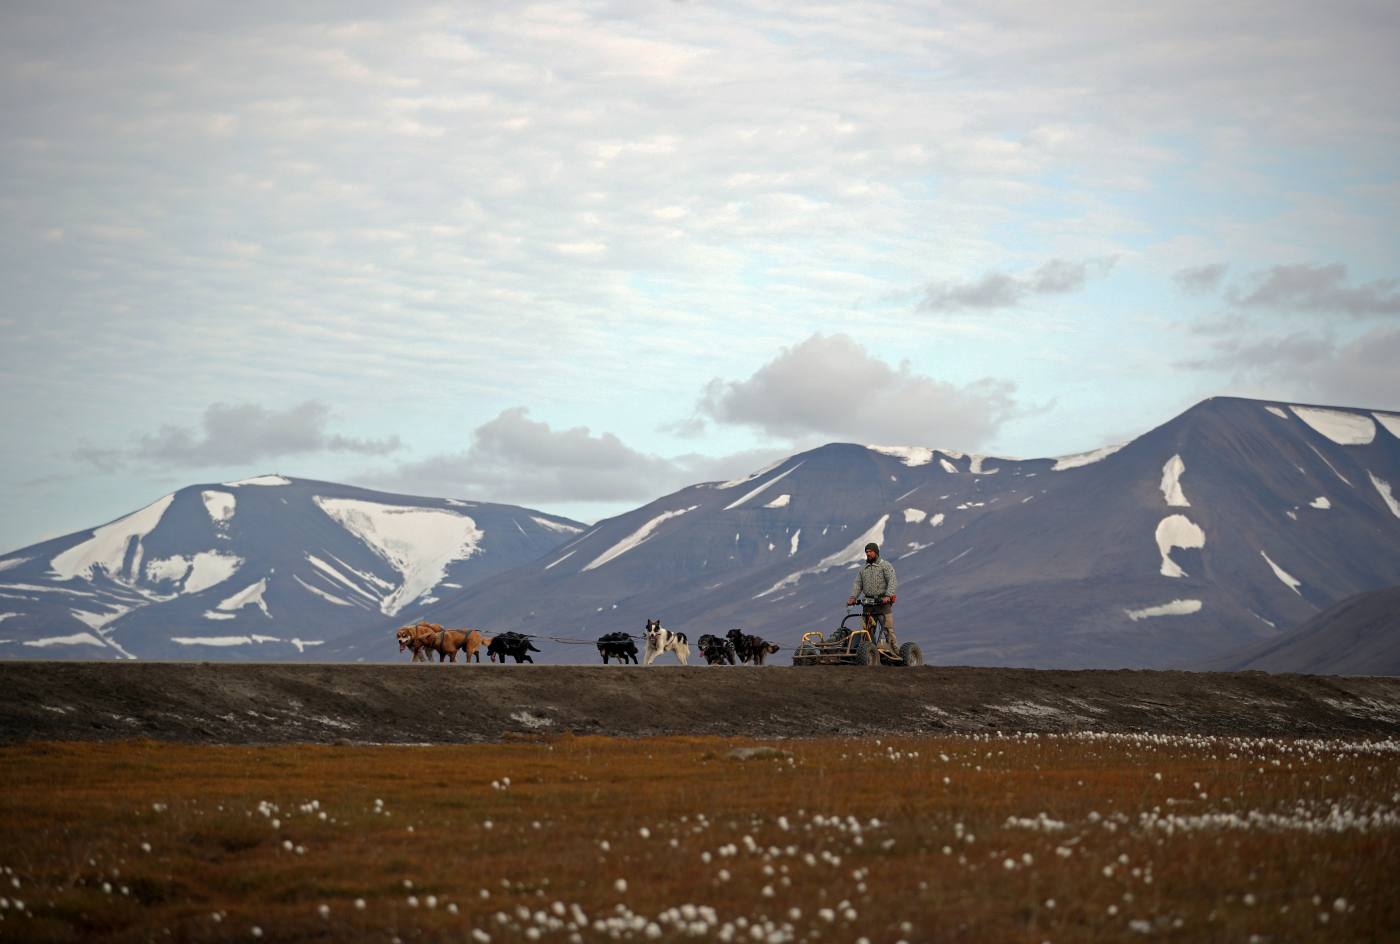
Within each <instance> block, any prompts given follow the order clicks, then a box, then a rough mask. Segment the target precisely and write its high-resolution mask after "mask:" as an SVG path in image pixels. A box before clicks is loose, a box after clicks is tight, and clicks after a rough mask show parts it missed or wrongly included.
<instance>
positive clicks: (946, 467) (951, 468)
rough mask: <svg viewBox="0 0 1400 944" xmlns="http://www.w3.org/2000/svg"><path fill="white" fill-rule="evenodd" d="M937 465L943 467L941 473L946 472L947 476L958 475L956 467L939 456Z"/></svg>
mask: <svg viewBox="0 0 1400 944" xmlns="http://www.w3.org/2000/svg"><path fill="white" fill-rule="evenodd" d="M938 464H939V465H941V466H943V471H944V472H947V473H948V474H949V475H957V474H958V467H957V466H955V465H953V463H951V462H949V461H948V460H947V459H944V458H943V457H941V456H940V457H939V459H938Z"/></svg>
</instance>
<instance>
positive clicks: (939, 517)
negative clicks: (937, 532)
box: [928, 511, 944, 528]
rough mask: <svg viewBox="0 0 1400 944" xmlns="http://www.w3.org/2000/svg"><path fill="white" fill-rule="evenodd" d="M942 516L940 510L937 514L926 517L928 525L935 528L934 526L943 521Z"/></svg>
mask: <svg viewBox="0 0 1400 944" xmlns="http://www.w3.org/2000/svg"><path fill="white" fill-rule="evenodd" d="M943 517H944V516H943V512H941V511H940V512H939V513H938V514H936V515H934V516H933V517H932V518H930V519H928V523H929V525H930V526H931V527H934V528H936V527H938V526H939V525H940V524H942V523H943Z"/></svg>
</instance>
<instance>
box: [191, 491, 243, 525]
mask: <svg viewBox="0 0 1400 944" xmlns="http://www.w3.org/2000/svg"><path fill="white" fill-rule="evenodd" d="M199 497H200V498H201V499H203V501H204V510H205V511H207V512H209V520H210V521H212V522H214V526H215V527H217V528H226V527H228V523H229V522H230V521H232V520H233V512H234V509H235V508H236V507H237V505H238V499H237V498H235V497H234V495H233V493H232V492H214V491H207V492H200V493H199Z"/></svg>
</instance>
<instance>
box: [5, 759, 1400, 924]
mask: <svg viewBox="0 0 1400 944" xmlns="http://www.w3.org/2000/svg"><path fill="white" fill-rule="evenodd" d="M755 743H756V742H752V741H742V740H732V741H731V740H719V739H698V738H668V739H659V740H645V741H624V740H610V739H604V738H561V739H552V740H539V741H525V742H514V743H506V744H498V745H482V746H435V747H315V746H307V747H266V748H243V747H196V746H183V745H172V744H158V743H151V742H128V743H118V744H39V745H28V746H17V747H8V748H3V749H0V868H3V869H5V870H6V871H5V872H4V874H3V876H0V878H2V879H3V883H4V887H0V895H3V896H5V897H6V899H7V901H6V902H5V903H4V904H5V905H6V906H7V907H5V908H4V909H3V910H0V918H3V920H0V940H24V941H47V940H65V941H72V940H112V941H127V940H131V941H145V940H157V941H163V940H179V941H204V940H227V939H240V940H249V939H251V938H250V935H251V934H252V933H253V928H255V927H256V928H258V929H260V930H261V932H262V939H263V940H303V939H318V940H334V941H350V940H362V939H363V940H372V941H379V942H388V941H391V940H393V939H394V938H396V937H397V938H399V939H400V940H402V941H420V940H471V938H470V937H469V933H470V931H471V930H473V929H475V930H479V931H484V932H486V933H488V934H489V935H490V939H491V940H493V941H517V940H528V939H530V938H529V937H527V929H532V928H533V929H535V930H537V931H538V932H539V933H540V937H539V939H542V940H559V941H567V940H570V937H571V935H574V934H577V935H578V937H577V938H575V939H582V940H598V939H611V938H612V937H613V936H614V932H615V931H616V932H617V933H616V935H615V936H617V937H623V938H629V939H633V940H646V939H648V937H647V926H648V925H651V924H654V925H655V929H654V931H653V932H652V933H656V932H659V936H660V939H662V940H681V939H683V938H686V931H687V930H689V931H693V932H696V933H697V934H698V933H699V932H702V931H703V937H704V938H705V939H724V937H725V933H726V932H725V930H724V929H725V925H726V924H728V925H729V926H730V927H729V932H728V933H729V934H730V935H731V936H732V938H733V939H734V940H744V941H756V940H823V941H854V940H857V939H859V938H861V937H865V938H868V939H869V940H870V941H872V942H893V941H898V940H906V941H910V942H916V941H1027V942H1039V941H1043V940H1051V941H1057V942H1058V941H1091V940H1103V939H1106V938H1107V939H1114V938H1129V939H1138V938H1139V937H1142V938H1151V939H1166V940H1181V941H1188V940H1189V941H1200V940H1221V941H1249V940H1250V939H1251V937H1252V936H1254V935H1258V939H1260V940H1268V941H1283V940H1309V941H1312V940H1322V941H1327V940H1384V939H1397V938H1400V894H1397V893H1396V890H1395V882H1396V875H1397V874H1400V752H1397V751H1395V750H1394V748H1395V745H1394V744H1390V745H1388V746H1382V747H1381V748H1380V749H1377V748H1376V747H1375V746H1374V745H1371V746H1366V745H1353V746H1352V748H1353V749H1348V748H1347V746H1345V745H1341V744H1338V743H1336V742H1330V743H1320V742H1319V743H1314V742H1296V741H1242V740H1241V741H1235V740H1223V739H1217V740H1210V741H1207V740H1203V739H1162V738H1157V739H1153V738H1133V737H1125V738H1114V739H1096V740H1090V739H1076V738H1047V737H1042V738H1016V737H993V738H987V739H976V738H937V739H931V738H920V739H904V738H885V739H882V740H881V741H879V742H877V741H874V740H851V739H840V740H804V741H795V742H794V741H788V742H776V743H771V746H773V747H776V748H777V749H778V751H780V752H784V754H782V755H780V756H776V757H754V758H751V759H747V760H738V759H734V758H732V757H730V756H729V753H730V751H731V750H732V749H733V748H736V747H746V746H754V745H755ZM945 757H946V760H945V759H944V758H945ZM1158 774H1160V779H1158V777H1157V776H1156V775H1158ZM505 777H509V778H510V783H509V786H508V787H507V786H505V785H504V783H503V782H502V781H503V778H505ZM945 778H946V779H945ZM493 781H496V782H497V786H496V787H493V785H492V782H493ZM377 800H382V801H383V807H382V811H377V808H376V801H377ZM313 801H314V802H315V805H314V806H311V805H310V804H312V802H313ZM260 804H262V806H261V808H260ZM1334 806H1335V807H1336V808H1337V812H1336V813H1333V812H1332V809H1333V807H1334ZM274 807H275V809H274ZM1154 809H1155V810H1157V811H1158V813H1159V814H1160V815H1162V816H1168V815H1177V816H1182V817H1201V816H1202V815H1203V814H1220V817H1221V818H1220V819H1217V820H1213V821H1211V822H1210V823H1208V824H1203V823H1202V822H1201V821H1200V820H1188V821H1187V823H1188V824H1193V823H1194V824H1197V825H1203V826H1204V828H1200V829H1196V830H1190V831H1183V830H1177V831H1175V832H1168V831H1167V830H1165V829H1162V828H1158V827H1153V826H1150V825H1147V824H1145V823H1144V821H1143V819H1142V815H1143V814H1151V812H1152V811H1153V810H1154ZM1251 811H1253V812H1255V813H1260V814H1277V816H1278V818H1276V819H1273V820H1270V821H1269V822H1262V823H1256V824H1255V825H1253V826H1249V827H1247V828H1246V827H1245V826H1243V825H1236V824H1235V823H1233V822H1232V821H1230V820H1229V819H1228V818H1227V817H1228V816H1229V815H1230V814H1234V815H1235V816H1236V817H1238V818H1240V820H1241V824H1242V823H1243V822H1244V821H1246V820H1247V819H1248V816H1249V814H1250V813H1251ZM322 813H324V814H325V818H324V819H323V818H321V814H322ZM1041 814H1044V816H1045V817H1046V818H1048V819H1049V820H1052V821H1055V822H1057V823H1063V828H1058V829H1057V828H1055V827H1054V824H1053V823H1052V824H1050V825H1049V826H1048V827H1046V826H1043V825H1042V826H1041V827H1040V828H1032V827H1030V826H1029V825H1028V824H1019V823H1014V822H1008V818H1012V817H1014V818H1017V819H1028V820H1033V819H1037V818H1038V817H1040V815H1041ZM1348 816H1352V817H1358V816H1361V817H1369V819H1366V820H1364V821H1362V820H1356V819H1351V820H1348V819H1347V817H1348ZM274 821H275V822H274ZM872 821H878V823H874V822H872ZM853 822H854V823H858V824H859V831H858V832H857V831H856V829H855V828H854V827H853V825H852V823H853ZM488 823H489V827H488ZM1329 823H1330V824H1331V826H1332V827H1334V828H1326V827H1327V826H1328V824H1329ZM1363 826H1364V827H1365V828H1363ZM643 829H645V830H646V831H647V835H643V833H642V832H641V831H642V830H643ZM745 837H748V838H747V839H746V838H745ZM143 844H144V845H143ZM284 844H286V845H290V846H291V849H290V850H288V849H287V848H286V845H284ZM605 844H606V847H605ZM147 845H148V846H149V851H146V846H147ZM298 847H300V848H301V850H302V851H301V852H298ZM731 850H732V854H731ZM12 880H14V882H12ZM619 880H625V882H626V888H625V890H620V887H621V886H620V885H619V884H618V881H619ZM15 882H17V887H16V885H15V884H14V883H15ZM409 883H411V887H410V884H409ZM488 896H489V897H488ZM430 897H431V900H430ZM357 899H362V900H363V902H364V904H363V907H362V908H357V907H356V900H357ZM16 900H18V901H22V902H23V905H22V909H23V910H18V909H17V907H16V904H15V902H16ZM843 902H845V904H842V903H843ZM555 903H558V904H559V906H560V908H561V910H563V912H564V914H563V916H562V917H561V916H558V915H556V914H555V911H554V910H553V909H554V908H555ZM575 905H577V906H578V907H579V908H580V909H581V910H582V911H583V912H584V913H586V915H587V921H586V923H585V924H584V925H583V927H582V928H581V930H576V929H575V927H574V922H575V921H576V920H577V919H576V915H575V912H574V911H573V906H575ZM322 906H325V909H326V915H325V916H323V915H322V913H321V910H322ZM619 906H621V908H619ZM684 906H694V907H696V908H699V909H702V910H699V911H695V912H691V911H689V910H687V912H686V914H687V915H691V919H690V921H689V922H688V923H689V928H686V927H683V926H682V925H683V924H685V923H686V921H685V919H683V918H680V916H679V912H675V913H669V912H670V911H671V909H673V908H674V909H680V908H682V907H684ZM706 907H708V908H710V909H713V920H712V921H710V920H707V915H708V914H709V913H708V912H705V911H704V910H703V909H704V908H706ZM823 909H830V913H829V920H828V915H825V914H823ZM522 910H523V912H525V913H527V914H528V916H527V917H523V918H522V917H521V916H520V915H521V913H522ZM498 915H504V916H505V918H506V920H505V921H504V922H503V921H501V920H500V918H499V917H498ZM216 916H217V917H216ZM551 917H553V920H554V925H553V927H552V928H551V925H550V918H551ZM609 919H612V925H611V926H609V925H606V924H604V923H600V922H606V921H608V920H609ZM624 920H625V921H626V922H632V924H629V930H626V931H622V930H620V926H621V925H622V924H623V923H624ZM741 921H742V922H743V923H742V924H740V922H741ZM755 925H757V926H758V927H759V928H760V929H761V933H760V934H755V933H754V930H753V928H754V926H755ZM633 927H635V930H633V929H631V928H633Z"/></svg>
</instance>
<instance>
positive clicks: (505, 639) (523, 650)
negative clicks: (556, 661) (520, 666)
mask: <svg viewBox="0 0 1400 944" xmlns="http://www.w3.org/2000/svg"><path fill="white" fill-rule="evenodd" d="M531 652H539V650H538V649H536V648H535V644H534V643H532V642H530V637H529V636H526V635H525V634H524V633H498V634H497V635H496V638H494V639H492V640H491V641H490V642H489V643H487V645H486V654H487V655H488V656H490V657H491V661H492V662H499V663H501V664H502V665H504V664H505V661H506V656H514V657H515V661H516V663H521V662H530V663H533V662H534V661H535V660H534V659H531V658H530V653H531Z"/></svg>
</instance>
